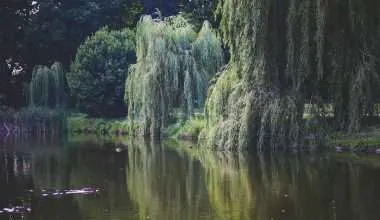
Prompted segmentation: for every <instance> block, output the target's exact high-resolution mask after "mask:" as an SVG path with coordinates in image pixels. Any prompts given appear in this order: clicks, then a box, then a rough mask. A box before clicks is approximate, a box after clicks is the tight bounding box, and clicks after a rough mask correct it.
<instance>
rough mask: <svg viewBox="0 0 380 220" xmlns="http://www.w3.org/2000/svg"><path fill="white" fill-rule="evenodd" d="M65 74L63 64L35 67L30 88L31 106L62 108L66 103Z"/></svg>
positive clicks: (56, 63)
mask: <svg viewBox="0 0 380 220" xmlns="http://www.w3.org/2000/svg"><path fill="white" fill-rule="evenodd" d="M64 83H65V76H64V72H63V69H62V65H61V64H60V63H59V62H55V63H54V64H53V65H52V66H51V67H50V68H49V67H46V66H36V67H34V70H33V74H32V81H31V82H30V88H29V106H30V107H44V108H60V107H63V106H64V103H65V88H64V87H65V84H64Z"/></svg>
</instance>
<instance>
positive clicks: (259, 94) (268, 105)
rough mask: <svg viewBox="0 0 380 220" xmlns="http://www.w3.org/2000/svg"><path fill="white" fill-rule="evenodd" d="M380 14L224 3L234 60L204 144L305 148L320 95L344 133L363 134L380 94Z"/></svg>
mask: <svg viewBox="0 0 380 220" xmlns="http://www.w3.org/2000/svg"><path fill="white" fill-rule="evenodd" d="M379 11H380V3H379V2H378V1H375V0H365V1H364V2H361V1H360V2H359V1H354V0H350V1H348V2H347V1H342V0H338V1H324V0H289V1H282V0H223V1H221V2H220V4H219V7H218V13H219V14H220V15H221V18H222V19H221V31H222V35H223V39H224V41H225V43H226V44H227V45H228V46H229V48H230V53H231V60H230V63H229V67H228V68H227V69H226V70H225V71H223V72H222V73H221V77H219V79H218V80H217V82H216V83H215V85H213V86H211V88H210V90H209V95H208V98H207V101H206V118H207V126H206V128H205V129H204V131H203V132H202V134H201V138H202V139H204V140H207V143H208V146H210V147H217V148H226V149H249V148H256V149H264V148H272V149H278V148H281V147H287V146H300V144H302V143H303V141H304V138H303V137H305V136H306V135H309V137H310V134H308V129H307V128H309V127H311V126H313V125H310V124H305V123H304V120H303V119H302V117H303V113H304V103H305V102H306V101H308V100H310V99H311V98H312V97H313V96H322V97H323V99H324V100H325V102H327V101H328V102H330V101H331V102H332V104H333V106H334V117H335V119H336V122H337V123H336V125H337V127H338V128H340V129H344V130H348V131H354V130H357V129H359V128H360V119H361V117H362V116H363V115H364V114H365V113H368V112H369V111H370V109H371V108H372V106H371V104H372V105H373V103H374V100H373V98H372V97H374V94H375V93H376V92H377V93H378V90H377V91H376V89H375V88H377V87H376V86H375V85H376V83H379V81H378V70H379V67H378V60H377V57H379V56H378V55H379V51H380V50H379V49H380V44H379V43H380V36H379V35H380V32H379V31H378V30H379V28H380V27H379V24H380V22H378V21H379V13H378V12H379ZM326 90H327V91H328V92H327V94H326ZM314 137H315V136H314Z"/></svg>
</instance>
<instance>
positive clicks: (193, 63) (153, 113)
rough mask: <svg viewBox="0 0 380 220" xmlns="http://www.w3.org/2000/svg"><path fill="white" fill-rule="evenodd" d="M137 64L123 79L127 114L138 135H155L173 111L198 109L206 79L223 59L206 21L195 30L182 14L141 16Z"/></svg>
mask: <svg viewBox="0 0 380 220" xmlns="http://www.w3.org/2000/svg"><path fill="white" fill-rule="evenodd" d="M136 53H137V64H135V65H133V66H131V68H130V73H129V77H128V79H127V82H126V92H125V101H126V103H128V108H129V110H128V117H129V118H130V120H132V121H136V122H137V123H139V122H140V123H141V124H142V128H141V131H140V132H141V134H143V135H148V136H149V135H151V136H153V137H157V136H158V137H159V136H160V134H161V132H162V130H163V128H165V127H166V126H167V125H168V122H169V119H170V118H172V116H173V114H174V113H175V111H174V110H175V109H181V111H180V112H182V113H184V114H185V115H187V117H191V116H192V114H193V112H194V108H202V107H203V103H204V99H205V96H206V92H207V88H208V81H209V80H210V79H211V77H212V76H213V75H214V74H215V73H216V72H217V70H218V68H220V66H221V65H222V63H223V51H222V48H221V43H220V41H219V39H218V38H217V36H216V33H215V32H214V30H213V29H212V28H211V26H210V24H209V23H208V22H205V23H204V25H203V28H202V30H201V31H200V32H199V33H196V32H195V31H194V29H193V26H192V25H191V24H189V23H188V22H187V21H186V19H184V18H183V17H182V16H176V17H169V18H162V17H161V18H160V17H159V18H156V19H153V18H152V17H151V16H144V17H143V18H142V19H141V21H140V22H139V23H138V25H137V32H136Z"/></svg>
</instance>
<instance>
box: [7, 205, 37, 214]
mask: <svg viewBox="0 0 380 220" xmlns="http://www.w3.org/2000/svg"><path fill="white" fill-rule="evenodd" d="M31 211H32V209H31V208H29V207H24V206H11V207H7V208H3V209H0V214H26V213H30V212H31Z"/></svg>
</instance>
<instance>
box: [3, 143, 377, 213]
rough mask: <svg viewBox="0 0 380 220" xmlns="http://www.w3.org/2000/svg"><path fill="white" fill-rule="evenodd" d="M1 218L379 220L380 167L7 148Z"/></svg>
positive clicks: (132, 149)
mask: <svg viewBox="0 0 380 220" xmlns="http://www.w3.org/2000/svg"><path fill="white" fill-rule="evenodd" d="M378 164H380V163H379V162H378ZM96 189H99V191H96ZM0 219H46V220H53V219H63V220H75V219H78V220H79V219H80V220H81V219H101V220H106V219H115V220H119V219H126V220H129V219H140V220H141V219H154V220H171V219H173V220H197V219H215V220H224V219H225V220H235V219H236V220H237V219H241V220H248V219H250V220H251V219H253V220H271V219H273V220H276V219H286V220H314V219H315V220H330V219H331V220H335V219H339V220H350V219H352V220H377V219H380V166H376V162H375V163H362V162H358V160H354V159H347V158H345V157H339V156H337V155H330V154H314V155H310V154H295V153H292V154H287V155H285V154H275V155H255V156H252V157H243V156H242V155H232V154H227V153H222V152H218V153H217V152H202V151H199V150H195V149H194V148H193V149H190V148H189V146H180V147H179V146H177V145H175V144H161V145H159V144H157V143H147V142H144V141H134V142H132V141H123V142H120V141H119V142H118V143H114V144H107V143H105V144H92V143H91V142H87V141H86V142H81V141H76V142H70V143H50V144H49V143H33V142H29V143H28V144H17V145H14V144H1V145H0Z"/></svg>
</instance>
